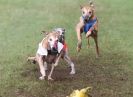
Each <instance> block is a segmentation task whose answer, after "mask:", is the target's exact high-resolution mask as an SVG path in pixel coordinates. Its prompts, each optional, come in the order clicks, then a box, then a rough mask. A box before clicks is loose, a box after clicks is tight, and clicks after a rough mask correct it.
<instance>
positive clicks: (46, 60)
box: [27, 32, 75, 80]
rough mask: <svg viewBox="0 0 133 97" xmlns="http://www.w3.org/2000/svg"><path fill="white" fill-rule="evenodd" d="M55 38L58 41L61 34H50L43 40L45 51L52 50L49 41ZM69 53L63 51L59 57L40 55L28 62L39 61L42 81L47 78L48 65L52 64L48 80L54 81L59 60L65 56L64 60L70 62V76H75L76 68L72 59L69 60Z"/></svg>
mask: <svg viewBox="0 0 133 97" xmlns="http://www.w3.org/2000/svg"><path fill="white" fill-rule="evenodd" d="M51 36H52V37H54V39H55V40H56V38H58V37H59V33H57V32H51V33H49V34H48V35H47V36H46V37H45V38H44V39H43V40H42V45H43V48H45V49H50V47H49V43H48V39H49V38H50V37H51ZM67 53H68V52H67V51H65V52H64V51H63V50H62V51H61V52H60V54H57V55H49V54H48V55H47V56H42V55H39V54H36V56H35V57H28V59H27V60H32V61H37V62H38V64H39V67H40V73H41V75H42V76H41V77H40V78H39V79H40V80H43V79H44V78H45V76H46V73H45V71H46V65H47V63H51V64H52V67H51V71H50V73H49V75H48V80H53V79H52V77H51V76H52V73H53V70H54V67H55V66H57V65H58V62H59V59H60V58H61V57H62V56H63V58H64V59H65V60H66V61H67V62H68V64H69V65H70V66H71V72H70V74H75V68H74V64H73V63H72V61H71V59H70V58H69V56H68V54H67Z"/></svg>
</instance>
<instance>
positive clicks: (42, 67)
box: [37, 55, 46, 80]
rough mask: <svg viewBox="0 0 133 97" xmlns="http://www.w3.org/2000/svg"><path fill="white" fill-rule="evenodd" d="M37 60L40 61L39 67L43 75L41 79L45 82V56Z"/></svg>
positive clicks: (38, 56) (38, 57)
mask: <svg viewBox="0 0 133 97" xmlns="http://www.w3.org/2000/svg"><path fill="white" fill-rule="evenodd" d="M37 59H38V64H39V67H40V73H41V74H42V76H40V77H39V79H40V80H43V79H44V78H45V76H46V73H45V68H44V65H43V56H41V55H37Z"/></svg>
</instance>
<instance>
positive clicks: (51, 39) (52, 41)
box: [47, 32, 59, 50]
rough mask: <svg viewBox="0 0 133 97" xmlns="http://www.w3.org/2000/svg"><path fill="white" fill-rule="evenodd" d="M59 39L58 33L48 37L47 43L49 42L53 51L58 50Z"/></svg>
mask: <svg viewBox="0 0 133 97" xmlns="http://www.w3.org/2000/svg"><path fill="white" fill-rule="evenodd" d="M58 37H59V34H58V33H56V32H51V33H49V34H48V35H47V41H48V44H49V46H50V48H51V50H53V49H54V50H57V49H58V46H57V45H58Z"/></svg>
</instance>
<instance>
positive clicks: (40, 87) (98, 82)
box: [0, 0, 133, 97]
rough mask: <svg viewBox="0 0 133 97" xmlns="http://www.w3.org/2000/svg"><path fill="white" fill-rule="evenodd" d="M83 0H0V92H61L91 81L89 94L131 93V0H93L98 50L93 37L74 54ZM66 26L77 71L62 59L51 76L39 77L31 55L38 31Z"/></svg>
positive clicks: (17, 96)
mask: <svg viewBox="0 0 133 97" xmlns="http://www.w3.org/2000/svg"><path fill="white" fill-rule="evenodd" d="M86 1H87V0H0V97H66V96H67V95H68V94H70V93H71V92H72V91H73V90H74V89H80V88H84V87H87V86H91V87H93V90H92V92H91V95H92V96H93V97H133V38H132V36H133V29H132V26H133V18H132V16H133V11H132V9H133V6H132V4H133V1H132V0H94V1H95V4H96V11H97V12H96V13H97V16H98V18H99V45H100V53H101V56H100V58H99V59H96V58H95V48H94V42H93V40H91V48H89V49H88V48H87V45H86V44H87V42H86V40H85V38H84V39H83V48H82V50H81V52H80V54H79V55H78V56H77V52H76V40H77V39H76V32H75V25H76V23H77V22H78V20H79V16H80V8H79V5H80V4H85V3H86ZM55 27H65V28H66V30H67V32H66V41H67V42H68V46H69V54H70V56H71V58H72V60H73V62H74V63H75V65H76V71H77V73H76V74H75V75H74V76H70V75H69V74H68V73H69V70H68V68H67V66H66V65H65V64H66V63H65V62H64V61H61V62H60V64H59V66H58V67H57V68H56V69H55V72H54V76H53V77H54V78H55V81H54V82H48V81H40V80H38V77H39V75H40V73H39V68H38V65H35V64H32V63H29V62H27V61H26V58H27V57H28V56H29V55H34V54H35V52H36V49H37V45H38V42H39V41H40V40H41V39H42V37H43V36H42V35H41V31H42V30H46V31H50V30H51V29H53V28H55Z"/></svg>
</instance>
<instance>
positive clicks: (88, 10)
mask: <svg viewBox="0 0 133 97" xmlns="http://www.w3.org/2000/svg"><path fill="white" fill-rule="evenodd" d="M80 8H81V11H82V16H86V17H87V16H88V17H90V20H91V19H94V18H96V16H95V9H94V5H93V4H92V3H90V5H84V6H80ZM88 13H91V14H88ZM82 16H81V17H80V19H79V22H78V23H77V25H76V32H77V39H78V43H77V51H78V52H79V51H80V50H81V46H82V32H83V27H84V25H85V21H84V20H83V18H82ZM93 30H95V31H96V33H95V34H93V33H92V32H90V31H88V32H87V33H86V38H88V47H89V46H90V44H89V37H92V38H93V39H94V41H95V44H96V57H98V56H99V47H98V20H97V22H96V24H95V25H94V29H93Z"/></svg>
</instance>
